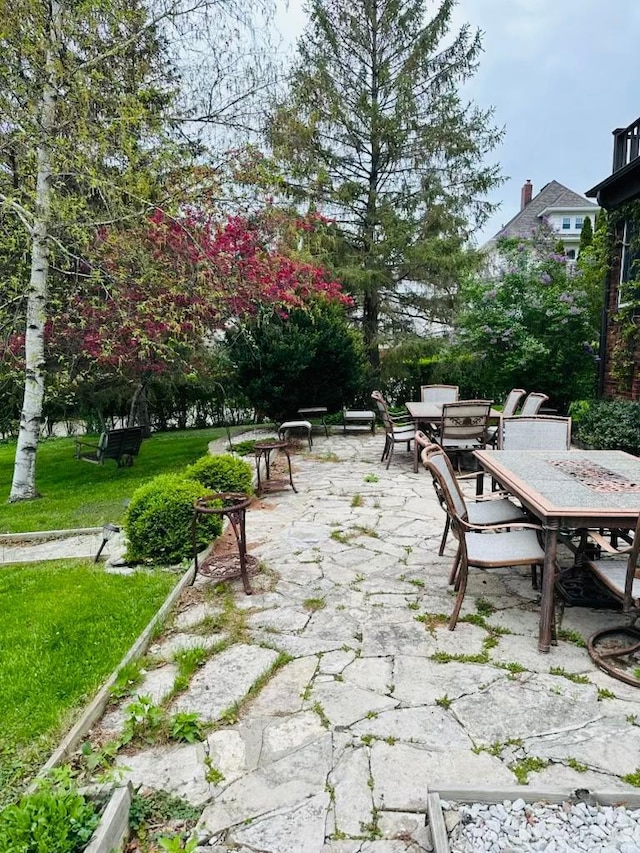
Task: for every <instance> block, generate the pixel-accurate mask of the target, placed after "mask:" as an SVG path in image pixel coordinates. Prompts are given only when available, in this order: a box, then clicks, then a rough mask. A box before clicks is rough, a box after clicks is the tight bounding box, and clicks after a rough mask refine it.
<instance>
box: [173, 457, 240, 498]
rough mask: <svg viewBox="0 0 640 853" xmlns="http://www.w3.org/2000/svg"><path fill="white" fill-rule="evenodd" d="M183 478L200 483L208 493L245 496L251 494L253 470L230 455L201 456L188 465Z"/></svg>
mask: <svg viewBox="0 0 640 853" xmlns="http://www.w3.org/2000/svg"><path fill="white" fill-rule="evenodd" d="M185 476H186V477H190V478H191V479H193V480H197V481H198V482H199V483H202V485H203V486H206V487H207V489H208V490H209V491H210V492H243V493H244V494H245V495H250V494H251V493H252V492H253V484H252V478H253V468H252V467H251V465H250V464H249V463H248V462H245V460H244V459H238V457H237V456H232V455H231V453H220V454H218V455H217V456H201V457H200V459H197V460H196V461H195V462H194V463H193V465H189V467H188V468H187V470H186V471H185Z"/></svg>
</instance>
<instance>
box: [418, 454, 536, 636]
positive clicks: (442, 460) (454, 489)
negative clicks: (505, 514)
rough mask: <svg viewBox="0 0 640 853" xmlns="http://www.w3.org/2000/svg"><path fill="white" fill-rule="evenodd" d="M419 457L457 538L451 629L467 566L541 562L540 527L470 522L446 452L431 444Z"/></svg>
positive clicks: (502, 565)
mask: <svg viewBox="0 0 640 853" xmlns="http://www.w3.org/2000/svg"><path fill="white" fill-rule="evenodd" d="M421 458H422V462H423V464H424V466H425V468H427V470H428V471H429V472H430V473H431V476H432V478H433V485H434V488H435V490H436V494H437V495H438V499H439V500H441V501H442V502H443V503H444V506H445V507H446V512H447V515H448V517H449V519H450V522H451V530H452V531H453V534H454V536H456V538H457V539H458V551H457V554H456V558H455V561H454V564H453V567H452V569H451V574H450V576H449V581H450V583H453V584H454V588H455V589H456V591H457V593H458V595H457V597H456V602H455V605H454V608H453V612H452V614H451V618H450V619H449V630H450V631H453V630H454V628H455V627H456V623H457V621H458V616H459V615H460V608H461V607H462V602H463V600H464V595H465V592H466V589H467V579H468V574H469V568H470V567H474V568H479V569H496V568H507V567H511V566H513V567H515V566H533V565H536V566H542V565H544V550H543V548H542V547H541V545H540V542H539V541H538V533H539V532H541V531H542V527H540V525H538V524H531V523H529V522H527V521H522V520H516V519H514V520H512V521H506V522H504V523H501V524H482V525H481V524H473V523H472V522H471V521H470V518H469V509H468V505H467V503H466V501H465V500H464V496H462V495H461V493H460V491H459V487H458V485H457V483H456V478H455V476H453V469H452V467H451V463H450V462H449V460H448V458H447V455H446V453H444V451H443V450H442V448H441V447H439V446H438V445H435V444H431V445H427V446H426V447H425V448H424V449H423V450H422V454H421Z"/></svg>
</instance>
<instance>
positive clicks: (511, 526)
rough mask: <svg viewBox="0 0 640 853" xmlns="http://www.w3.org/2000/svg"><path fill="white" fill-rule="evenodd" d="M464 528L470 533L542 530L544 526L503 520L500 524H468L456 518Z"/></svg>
mask: <svg viewBox="0 0 640 853" xmlns="http://www.w3.org/2000/svg"><path fill="white" fill-rule="evenodd" d="M457 521H458V523H459V524H461V525H462V526H463V527H464V529H465V530H468V531H469V532H470V533H485V532H486V533H497V532H498V531H500V530H539V531H540V532H544V528H543V527H542V525H540V524H532V523H531V522H529V521H504V522H501V523H500V524H469V522H468V521H463V520H462V519H461V518H458V519H457Z"/></svg>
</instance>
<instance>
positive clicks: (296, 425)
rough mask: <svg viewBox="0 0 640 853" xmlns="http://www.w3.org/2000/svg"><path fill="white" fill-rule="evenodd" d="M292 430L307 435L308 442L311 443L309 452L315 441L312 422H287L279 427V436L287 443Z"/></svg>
mask: <svg viewBox="0 0 640 853" xmlns="http://www.w3.org/2000/svg"><path fill="white" fill-rule="evenodd" d="M292 429H297V430H303V431H304V432H305V433H306V435H307V441H308V442H309V450H311V447H312V445H313V439H312V437H311V421H285V422H284V423H282V424H280V426H279V427H278V436H279V437H280V440H281V441H285V440H286V439H287V438H288V437H289V433H290V432H291V430H292Z"/></svg>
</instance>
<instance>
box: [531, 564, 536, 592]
mask: <svg viewBox="0 0 640 853" xmlns="http://www.w3.org/2000/svg"><path fill="white" fill-rule="evenodd" d="M531 586H532V587H533V589H538V567H537V566H536V564H535V563H532V565H531Z"/></svg>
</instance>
